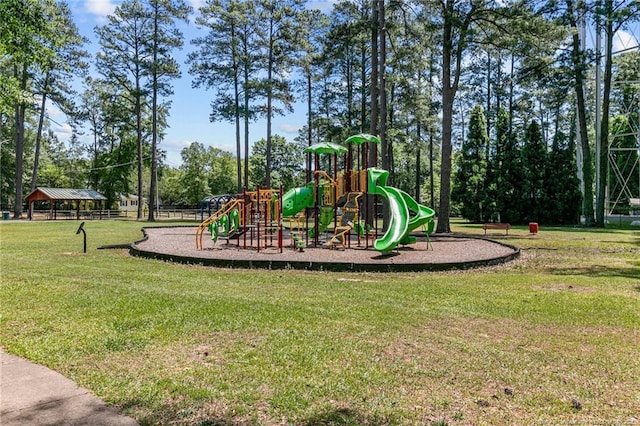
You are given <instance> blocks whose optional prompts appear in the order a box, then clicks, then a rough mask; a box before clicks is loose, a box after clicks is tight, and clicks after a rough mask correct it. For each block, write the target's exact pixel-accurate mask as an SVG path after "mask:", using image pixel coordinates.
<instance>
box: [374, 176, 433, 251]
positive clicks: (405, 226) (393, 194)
mask: <svg viewBox="0 0 640 426" xmlns="http://www.w3.org/2000/svg"><path fill="white" fill-rule="evenodd" d="M368 178H369V193H370V194H378V195H382V196H383V197H384V198H386V199H387V201H388V203H389V224H388V227H387V232H385V234H384V235H383V236H382V237H380V238H378V239H376V240H375V241H374V243H373V248H374V249H376V250H377V251H379V252H382V253H387V252H390V251H392V250H393V249H394V248H396V246H397V245H398V244H411V243H414V242H415V237H412V236H411V235H409V234H410V233H411V232H412V231H413V230H414V229H416V228H418V227H420V226H422V225H424V224H426V225H427V232H428V233H431V232H432V231H433V227H434V225H435V222H434V220H433V219H434V217H435V211H434V210H433V209H430V208H429V207H427V206H423V205H422V204H418V202H417V201H416V200H415V199H414V198H413V197H412V196H411V195H409V194H407V193H406V192H404V191H403V190H401V189H398V188H394V187H392V186H386V184H387V179H388V178H389V172H388V171H386V170H383V169H377V168H370V169H369V170H368ZM412 213H413V214H412Z"/></svg>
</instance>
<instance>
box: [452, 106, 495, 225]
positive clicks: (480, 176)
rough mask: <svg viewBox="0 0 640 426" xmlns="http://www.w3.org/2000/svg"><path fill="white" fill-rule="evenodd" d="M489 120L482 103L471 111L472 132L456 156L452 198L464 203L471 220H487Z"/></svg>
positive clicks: (462, 211)
mask: <svg viewBox="0 0 640 426" xmlns="http://www.w3.org/2000/svg"><path fill="white" fill-rule="evenodd" d="M488 143H489V138H488V136H487V122H486V118H485V116H484V113H483V111H482V107H481V106H479V105H478V106H476V107H475V108H473V110H472V111H471V117H470V119H469V135H468V138H467V139H466V140H465V141H463V143H462V152H460V155H459V157H458V158H457V162H456V163H457V164H456V173H455V175H454V179H453V189H452V191H451V199H452V201H453V202H455V203H459V204H460V205H461V213H462V216H463V217H464V218H466V219H468V220H470V221H472V222H482V221H486V220H487V219H488V218H487V217H486V213H487V211H486V205H487V191H486V174H487V156H486V152H487V144H488Z"/></svg>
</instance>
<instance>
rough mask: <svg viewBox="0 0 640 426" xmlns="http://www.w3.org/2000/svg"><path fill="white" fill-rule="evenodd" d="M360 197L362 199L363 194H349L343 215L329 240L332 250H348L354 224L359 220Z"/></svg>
mask: <svg viewBox="0 0 640 426" xmlns="http://www.w3.org/2000/svg"><path fill="white" fill-rule="evenodd" d="M360 197H362V192H349V193H347V194H346V201H345V203H344V206H343V207H342V215H341V216H340V220H339V223H338V225H337V226H336V227H335V229H334V232H333V237H332V238H331V240H329V247H330V248H336V247H340V248H341V249H342V250H345V249H346V248H347V242H348V238H349V234H350V233H351V230H352V229H353V226H354V223H357V222H358V220H359V213H360Z"/></svg>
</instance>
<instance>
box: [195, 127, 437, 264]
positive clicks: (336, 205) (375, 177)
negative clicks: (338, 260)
mask: <svg viewBox="0 0 640 426" xmlns="http://www.w3.org/2000/svg"><path fill="white" fill-rule="evenodd" d="M345 143H346V144H347V146H346V147H345V146H342V145H337V144H332V143H320V144H315V145H312V146H310V147H308V148H306V149H305V153H309V154H313V156H314V164H315V167H314V172H313V175H312V176H313V181H311V182H309V183H307V185H305V186H303V187H298V188H292V189H290V190H289V191H287V192H286V193H285V194H284V195H283V194H282V189H280V190H279V191H276V190H271V189H268V190H260V189H258V190H257V191H254V192H247V191H245V192H244V193H243V194H239V195H238V197H237V198H236V199H234V200H231V201H229V202H227V203H226V204H225V205H224V206H223V207H221V208H220V209H219V210H217V211H216V212H214V213H213V214H211V216H209V217H208V218H207V219H206V220H204V221H203V222H202V223H201V224H200V226H199V227H198V231H197V233H196V246H197V248H198V249H202V235H203V232H204V230H205V229H208V230H209V231H210V232H211V236H212V239H213V240H214V241H216V240H217V239H218V238H219V235H221V234H220V232H222V235H224V236H225V238H227V242H228V240H229V238H234V237H235V238H238V246H239V245H240V241H239V235H244V239H243V241H244V244H243V247H244V248H247V247H248V246H249V247H253V246H254V244H253V242H254V237H255V239H256V241H257V247H256V248H257V250H260V249H261V247H267V246H269V243H270V242H271V243H272V244H271V246H273V241H274V239H275V240H276V241H277V248H278V249H279V250H280V251H282V232H283V226H282V223H283V218H287V219H288V221H289V235H290V240H291V246H292V247H293V248H294V249H297V250H300V251H302V250H304V248H305V247H309V246H316V247H317V246H319V245H320V236H321V235H322V234H325V233H329V234H330V233H331V231H330V230H331V225H332V224H333V228H332V232H333V234H332V235H330V237H329V238H328V241H327V244H326V245H327V246H328V247H329V248H340V249H342V250H344V249H347V248H349V247H350V244H351V233H352V232H353V233H354V234H355V236H356V237H357V244H358V246H361V244H362V239H364V245H365V248H368V247H369V239H370V238H374V239H375V238H376V237H377V236H378V229H377V226H376V224H377V221H376V220H375V218H376V217H377V211H376V204H375V203H373V202H372V201H373V197H375V196H376V195H379V196H381V197H383V198H384V199H385V200H386V202H387V204H388V208H389V221H388V223H387V227H386V230H385V231H384V234H383V235H382V236H380V237H379V238H377V239H375V240H374V241H373V244H372V245H373V248H374V249H375V250H377V251H379V252H382V253H387V252H390V251H392V250H394V249H395V248H396V247H397V246H398V245H406V244H412V243H414V242H415V241H416V239H415V237H412V236H411V235H410V233H411V232H412V231H414V230H416V229H417V228H420V227H422V228H425V229H426V232H427V236H428V234H430V233H431V232H432V231H433V228H434V216H435V212H434V211H433V210H432V209H431V208H429V207H426V206H423V205H421V204H419V203H418V202H417V201H416V200H415V199H414V198H413V197H411V196H410V195H409V194H407V193H406V192H404V191H402V190H400V189H398V188H394V187H392V186H388V185H387V180H388V177H389V172H388V171H386V170H382V169H378V168H376V167H369V165H368V164H367V161H368V158H369V153H368V149H369V148H368V144H369V143H374V144H378V143H380V140H379V139H378V138H377V137H376V136H372V135H367V134H359V135H354V136H351V137H349V138H348V139H347V140H346V141H345ZM320 155H329V156H331V157H332V158H331V157H329V159H330V160H331V159H332V161H329V167H328V169H329V170H322V169H321V168H320ZM338 155H341V156H344V157H343V158H344V160H343V163H344V166H345V167H344V170H341V171H338ZM354 160H355V163H356V164H355V168H353V166H352V165H353V163H354ZM361 161H363V162H364V164H361ZM372 209H373V211H372ZM310 221H312V223H313V225H310ZM366 223H369V224H370V225H367V224H366ZM247 234H249V245H248V246H247ZM274 236H275V237H274ZM270 238H271V239H270ZM261 239H264V244H263V245H262V246H261V241H262V240H261Z"/></svg>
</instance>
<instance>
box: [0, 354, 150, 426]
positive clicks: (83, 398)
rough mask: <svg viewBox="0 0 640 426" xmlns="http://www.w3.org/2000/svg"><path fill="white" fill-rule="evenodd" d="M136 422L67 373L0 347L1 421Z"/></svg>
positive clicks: (8, 425)
mask: <svg viewBox="0 0 640 426" xmlns="http://www.w3.org/2000/svg"><path fill="white" fill-rule="evenodd" d="M137 424H138V423H136V422H135V421H134V420H133V419H132V418H130V417H125V416H123V415H121V414H120V413H119V412H118V411H117V410H116V409H114V408H111V407H108V406H107V405H106V404H105V403H104V402H103V401H102V400H100V399H98V398H97V397H96V396H95V395H93V394H92V393H91V392H90V391H88V390H87V389H83V388H81V387H79V386H78V385H77V384H76V383H74V382H73V381H71V380H69V379H67V378H66V377H64V376H62V375H60V374H58V373H56V372H55V371H52V370H49V369H48V368H46V367H43V366H41V365H37V364H33V363H32V362H29V361H27V360H26V359H24V358H20V357H17V356H14V355H10V354H7V353H6V352H4V351H3V350H2V348H0V425H2V426H17V425H20V426H24V425H29V426H31V425H87V426H88V425H98V426H99V425H104V426H107V425H108V426H111V425H116V426H120V425H122V426H135V425H137Z"/></svg>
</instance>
